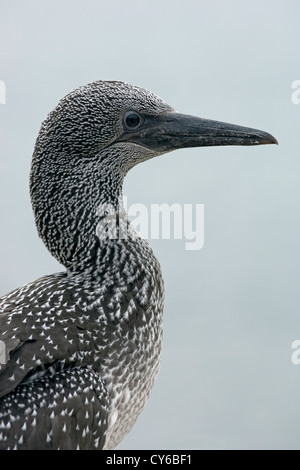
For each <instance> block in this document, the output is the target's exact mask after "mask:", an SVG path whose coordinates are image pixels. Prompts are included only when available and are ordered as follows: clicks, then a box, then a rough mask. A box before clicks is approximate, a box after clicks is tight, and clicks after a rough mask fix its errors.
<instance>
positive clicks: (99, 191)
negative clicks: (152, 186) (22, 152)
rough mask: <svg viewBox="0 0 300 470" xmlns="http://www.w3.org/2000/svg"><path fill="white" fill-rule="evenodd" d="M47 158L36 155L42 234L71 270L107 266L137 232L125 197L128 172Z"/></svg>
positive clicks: (34, 190)
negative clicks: (48, 161)
mask: <svg viewBox="0 0 300 470" xmlns="http://www.w3.org/2000/svg"><path fill="white" fill-rule="evenodd" d="M44 162H45V160H44V159H43V158H39V157H38V156H36V157H35V158H34V162H33V166H32V171H31V184H30V189H31V199H32V206H33V210H34V214H35V220H36V224H37V228H38V232H39V235H40V237H41V238H42V239H43V241H44V243H45V245H46V246H47V248H48V249H49V251H50V252H51V254H52V255H53V256H54V257H55V258H56V259H57V260H58V261H59V262H60V263H62V264H63V265H64V266H65V267H66V268H67V270H68V271H69V272H70V273H83V272H85V273H93V272H95V271H98V272H99V270H100V271H101V270H105V266H106V261H107V263H109V262H111V259H110V260H109V258H110V257H111V256H112V252H115V251H116V252H117V251H118V249H119V248H118V247H120V245H123V248H124V246H126V245H127V244H129V246H130V243H131V242H130V241H129V239H130V238H132V235H133V234H132V232H131V231H132V227H130V224H129V221H128V218H127V214H126V212H125V210H124V206H123V199H122V185H123V180H124V176H125V174H126V172H125V171H124V170H122V168H120V166H118V165H114V164H111V165H107V163H106V165H105V166H104V165H103V167H102V166H101V164H98V165H95V164H94V162H89V161H87V160H82V161H81V162H80V161H77V162H76V167H75V168H74V162H73V166H72V167H71V166H70V167H69V168H68V165H67V164H66V163H65V164H64V165H63V166H62V165H56V166H55V165H54V164H53V162H52V166H51V168H50V167H49V164H48V163H47V164H45V163H44Z"/></svg>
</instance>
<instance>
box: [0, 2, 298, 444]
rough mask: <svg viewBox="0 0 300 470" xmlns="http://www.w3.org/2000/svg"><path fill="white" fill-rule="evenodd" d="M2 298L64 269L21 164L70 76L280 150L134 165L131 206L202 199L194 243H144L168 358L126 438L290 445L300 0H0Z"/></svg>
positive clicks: (211, 151) (218, 152)
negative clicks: (37, 219) (200, 239)
mask: <svg viewBox="0 0 300 470" xmlns="http://www.w3.org/2000/svg"><path fill="white" fill-rule="evenodd" d="M0 13H1V14H0V41H1V48H0V65H1V67H0V80H3V81H4V82H5V83H6V104H0V124H1V125H0V135H1V147H0V165H1V166H0V168H1V171H0V213H1V230H0V268H1V269H0V294H1V295H3V294H5V293H7V292H8V291H10V290H12V289H13V288H15V287H18V286H19V285H22V284H24V283H27V282H29V281H31V280H34V279H35V278H37V277H39V276H42V275H45V274H48V273H51V272H56V271H59V270H61V267H60V266H59V265H58V263H57V262H56V261H55V260H54V259H53V258H51V256H50V254H49V253H48V252H47V250H46V248H44V246H43V244H42V242H41V241H40V240H39V239H38V236H37V234H36V230H35V226H34V220H33V216H32V213H31V207H30V200H29V195H28V173H29V168H30V159H31V155H32V151H33V146H34V142H35V139H36V136H37V133H38V130H39V127H40V124H41V122H42V120H43V119H44V118H45V116H46V115H47V113H48V112H49V111H50V110H51V109H52V108H53V107H54V106H55V105H56V103H57V102H58V100H59V99H60V98H61V97H63V96H64V95H65V94H66V93H67V92H69V91H70V90H71V89H73V88H76V87H77V86H80V85H83V84H85V83H88V82H91V81H93V80H98V79H116V80H123V81H127V82H129V83H132V84H135V85H139V86H141V87H144V88H147V89H150V90H151V91H153V92H155V93H156V94H158V95H159V96H161V97H162V98H163V99H164V100H166V101H167V102H168V103H169V104H171V105H172V106H174V107H175V108H176V109H177V110H178V111H181V112H183V113H187V114H194V115H199V116H201V117H206V118H211V119H217V120H222V121H227V122H232V123H236V124H240V125H245V126H249V127H255V128H258V129H262V130H265V131H267V132H270V133H272V134H273V135H274V136H275V137H276V138H277V139H278V141H279V145H278V146H259V147H236V148H230V147H228V148H227V147H224V148H222V147H219V148H203V149H199V148H198V149H187V150H180V151H177V152H174V153H170V154H168V155H165V156H162V157H160V158H157V159H155V160H151V161H148V162H146V163H144V164H142V165H140V166H138V167H136V168H135V169H134V170H132V172H131V173H130V174H129V175H128V177H127V180H126V183H125V188H124V193H125V194H126V195H127V197H128V203H129V204H133V203H142V204H145V205H146V206H147V207H150V204H151V203H169V204H173V203H180V204H204V207H205V242H204V246H203V249H202V250H199V251H187V250H185V246H184V241H182V240H153V241H150V242H151V245H152V246H153V248H154V250H155V253H156V255H157V257H158V259H159V260H160V262H161V265H162V269H163V274H164V279H165V284H166V302H165V317H164V348H163V361H162V367H161V372H160V376H159V379H158V382H157V384H156V386H155V388H154V390H153V393H152V396H151V399H150V401H149V402H148V404H147V406H146V408H145V410H144V412H143V413H142V415H141V417H140V418H139V420H138V422H137V424H136V426H135V427H134V428H133V430H132V431H131V433H130V434H129V435H128V436H127V438H125V439H124V441H123V442H122V444H121V445H120V446H119V448H120V449H207V448H209V449H242V448H243V449H254V448H255V449H261V448H272V449H276V448H283V449H289V448H294V449H299V448H300V444H299V442H300V439H299V421H300V401H299V398H298V397H299V392H300V365H298V366H297V365H294V364H292V361H291V356H292V352H293V351H292V349H291V344H292V342H293V341H294V340H296V339H300V308H299V307H300V302H299V300H300V298H299V297H300V296H299V281H300V268H299V266H300V263H299V261H300V260H299V248H300V246H299V239H300V217H299V213H300V197H299V196H300V194H299V193H300V190H299V188H300V185H299V174H300V156H299V155H300V143H299V142H300V132H299V130H300V129H299V123H300V104H294V103H293V102H292V99H291V97H292V92H293V89H292V83H293V82H294V81H295V80H300V70H299V63H300V60H299V59H300V57H299V56H300V49H299V44H300V28H299V18H300V3H299V1H298V0H288V1H286V2H283V1H282V0H263V1H262V0H252V1H251V2H245V1H240V0H227V1H226V2H224V1H222V0H184V1H179V0H159V1H158V0H152V1H151V2H142V1H137V0H126V2H125V1H121V0H109V1H108V0H100V1H96V0H84V1H83V0H72V1H71V0H64V1H63V2H61V1H59V0H51V1H50V0H45V1H43V2H40V1H38V0H26V2H23V1H20V0H9V1H8V0H1V2H0Z"/></svg>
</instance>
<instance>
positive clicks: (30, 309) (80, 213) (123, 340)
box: [0, 80, 277, 450]
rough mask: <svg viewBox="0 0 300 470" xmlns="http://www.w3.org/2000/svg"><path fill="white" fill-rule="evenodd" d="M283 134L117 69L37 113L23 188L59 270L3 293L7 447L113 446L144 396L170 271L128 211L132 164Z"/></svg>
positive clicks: (0, 315)
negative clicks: (169, 98) (124, 77)
mask: <svg viewBox="0 0 300 470" xmlns="http://www.w3.org/2000/svg"><path fill="white" fill-rule="evenodd" d="M276 143H277V141H276V139H275V138H274V137H273V136H272V135H271V134H269V133H267V132H264V131H260V130H257V129H252V128H249V127H243V126H238V125H233V124H228V123H223V122H219V121H213V120H210V119H204V118H199V117H195V116H191V115H187V114H181V113H179V112H177V111H176V110H175V108H173V107H172V106H170V105H169V104H167V103H166V102H165V101H164V100H162V99H161V98H159V97H158V96H157V95H155V94H154V93H152V92H150V91H148V90H145V89H144V88H141V87H138V86H133V85H130V84H128V83H125V82H122V81H113V80H98V81H94V82H91V83H88V84H87V85H83V86H80V87H79V88H76V89H74V90H72V91H71V92H70V93H68V94H67V95H66V96H65V97H64V98H62V99H61V100H60V101H59V103H58V104H57V105H56V107H55V108H54V109H53V110H52V111H51V112H50V113H49V114H48V115H47V117H46V118H45V120H44V121H43V122H42V124H41V128H40V131H39V133H38V136H37V139H36V142H35V146H34V151H33V156H32V163H31V170H30V184H29V186H30V188H29V190H30V197H31V204H32V208H33V213H34V218H35V223H36V228H37V231H38V234H39V236H40V237H41V239H42V240H43V242H44V244H45V246H46V247H47V249H48V250H49V252H50V254H51V255H52V256H54V257H55V258H56V260H58V261H59V263H61V265H63V267H64V268H65V269H64V271H62V272H59V273H55V274H51V275H45V276H43V277H41V278H39V279H37V280H35V281H33V282H31V283H29V284H27V285H25V286H22V287H19V288H17V289H15V290H13V291H12V292H10V293H9V294H7V295H5V296H3V297H1V299H0V340H1V341H2V343H1V344H3V345H4V346H5V354H6V356H5V358H6V359H5V361H3V362H4V363H3V364H2V365H1V370H0V449H1V450H8V449H17V450H47V449H49V450H50V449H51V450H76V449H79V450H102V449H104V450H112V449H115V448H116V447H117V446H118V445H119V443H120V442H121V441H122V439H123V438H124V437H125V436H126V435H127V434H128V432H129V431H130V430H131V428H132V427H133V426H134V424H135V422H136V420H137V418H138V416H139V415H140V413H141V411H142V410H143V408H144V406H145V403H146V402H147V400H148V398H149V396H150V393H151V390H152V388H153V386H154V383H155V381H156V378H157V375H158V372H159V368H160V361H161V349H162V319H163V306H164V281H163V277H162V272H161V267H160V264H159V261H158V260H157V259H156V257H155V255H154V253H153V251H152V248H151V247H150V244H149V242H148V241H147V240H145V239H143V238H142V237H141V236H140V234H139V233H138V232H137V231H136V229H135V228H134V226H133V225H132V223H131V222H130V220H129V218H128V216H127V213H126V210H125V206H124V201H123V193H122V186H123V181H124V178H125V176H126V175H127V173H128V171H130V170H131V169H132V168H133V167H135V166H136V165H137V164H139V163H141V162H144V161H146V160H149V159H151V158H153V157H157V156H160V155H162V154H165V153H167V152H170V151H173V150H177V149H182V148H188V147H205V146H218V145H258V144H276ZM166 178H167V175H166Z"/></svg>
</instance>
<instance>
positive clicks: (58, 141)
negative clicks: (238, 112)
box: [37, 81, 277, 167]
mask: <svg viewBox="0 0 300 470" xmlns="http://www.w3.org/2000/svg"><path fill="white" fill-rule="evenodd" d="M271 143H277V141H276V139H275V138H274V137H273V136H271V135H270V134H268V133H266V132H263V131H260V130H257V129H251V128H247V127H241V126H236V125H233V124H227V123H223V122H218V121H212V120H208V119H202V118H198V117H194V116H189V115H185V114H180V113H178V112H176V111H175V110H174V109H173V108H172V107H171V106H169V105H168V104H167V103H165V102H164V101H163V100H162V99H160V98H159V97H157V96H156V95H155V94H153V93H151V92H149V91H146V90H144V89H142V88H139V87H136V86H132V85H129V84H126V83H123V82H117V81H96V82H93V83H90V84H88V85H85V86H82V87H80V88H78V89H76V90H74V91H72V92H71V93H69V94H68V95H66V96H65V97H64V98H63V99H62V100H61V101H60V102H59V104H58V105H57V106H56V108H55V109H54V110H53V111H52V112H51V113H50V114H49V115H48V117H47V119H46V120H45V121H44V123H43V125H42V128H41V131H40V134H39V137H38V140H37V145H38V146H41V147H44V148H45V147H47V152H46V153H47V154H48V155H55V158H57V156H63V157H66V156H67V157H68V158H72V157H74V156H77V157H83V158H90V157H94V156H95V155H97V154H103V152H102V151H103V150H104V149H108V148H109V150H112V153H111V155H114V156H113V158H114V159H115V158H116V157H115V152H114V151H113V150H114V149H117V148H120V145H121V149H122V151H121V152H119V158H120V163H121V159H122V155H124V159H125V160H126V162H128V165H129V167H132V166H134V165H135V164H136V163H138V162H139V161H143V160H145V159H148V158H151V157H153V156H156V155H159V154H162V153H166V152H169V151H171V150H175V149H179V148H184V147H204V146H215V145H257V144H271ZM105 153H106V154H109V152H105Z"/></svg>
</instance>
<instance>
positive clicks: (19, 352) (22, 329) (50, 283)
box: [0, 273, 86, 397]
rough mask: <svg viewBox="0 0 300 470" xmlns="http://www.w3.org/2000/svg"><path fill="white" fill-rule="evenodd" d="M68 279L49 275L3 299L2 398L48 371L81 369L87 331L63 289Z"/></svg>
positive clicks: (0, 316) (0, 322) (0, 308)
mask: <svg viewBox="0 0 300 470" xmlns="http://www.w3.org/2000/svg"><path fill="white" fill-rule="evenodd" d="M64 277H65V274H64V273H60V274H59V275H51V276H46V277H44V278H41V279H39V280H37V281H35V282H33V283H31V284H27V285H26V286H24V287H22V288H19V289H16V290H15V291H13V292H12V293H10V294H8V295H7V296H5V297H2V298H1V299H0V341H1V343H0V345H1V347H2V354H1V357H2V361H1V362H2V364H1V370H0V397H2V396H4V395H6V394H7V393H9V392H11V391H12V390H13V389H14V388H15V387H16V386H17V385H18V384H19V383H20V382H26V381H28V380H32V379H33V378H35V377H39V376H41V375H43V374H44V373H45V372H46V371H47V370H48V369H49V368H52V372H55V371H58V370H61V369H63V368H65V367H68V366H70V365H72V366H76V365H78V352H81V353H82V349H84V344H85V343H84V341H82V339H81V336H82V335H83V336H84V335H85V334H86V328H85V326H84V325H83V326H82V325H81V326H78V324H77V320H76V318H80V316H79V315H78V312H76V308H77V307H76V301H74V299H72V298H70V294H69V293H68V289H65V286H61V282H62V280H63V279H64ZM80 364H81V365H84V364H85V362H84V361H82V360H80Z"/></svg>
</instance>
